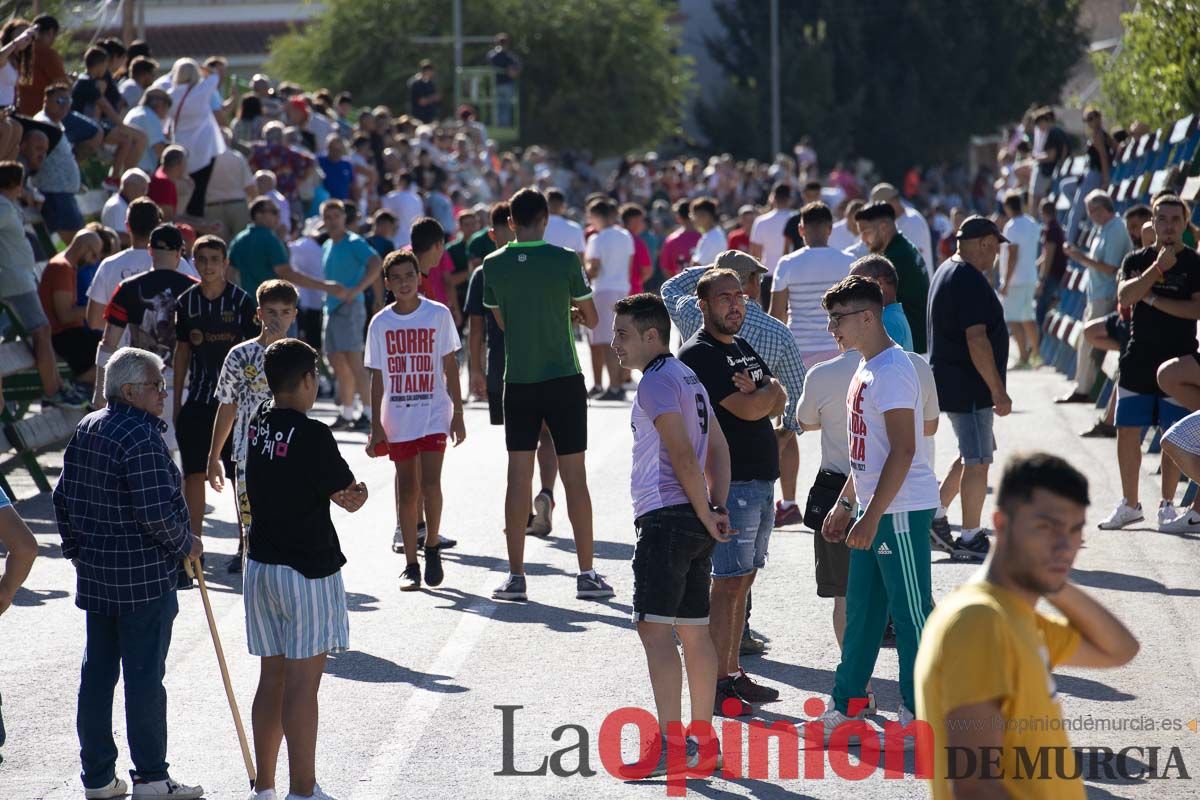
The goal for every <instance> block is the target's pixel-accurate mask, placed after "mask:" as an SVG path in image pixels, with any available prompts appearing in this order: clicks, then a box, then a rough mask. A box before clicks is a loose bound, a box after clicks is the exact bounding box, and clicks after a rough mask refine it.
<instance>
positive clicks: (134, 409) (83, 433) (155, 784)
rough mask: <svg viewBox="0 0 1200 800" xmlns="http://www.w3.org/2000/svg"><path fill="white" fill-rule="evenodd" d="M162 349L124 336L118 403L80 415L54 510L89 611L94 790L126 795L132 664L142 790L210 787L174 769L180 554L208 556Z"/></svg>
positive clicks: (90, 787)
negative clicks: (120, 701)
mask: <svg viewBox="0 0 1200 800" xmlns="http://www.w3.org/2000/svg"><path fill="white" fill-rule="evenodd" d="M162 371H163V362H162V360H161V359H160V358H159V357H158V356H156V355H154V354H153V353H150V352H148V351H146V350H140V349H137V348H133V347H123V348H121V349H120V350H118V351H117V352H116V353H115V354H113V356H112V357H111V358H110V359H109V361H108V364H107V365H106V370H105V375H104V397H105V399H106V401H107V407H106V408H104V409H102V410H100V411H96V412H94V413H92V414H89V415H88V416H86V417H84V419H83V420H82V421H81V422H80V423H79V427H78V428H76V430H75V434H74V436H73V437H72V438H71V441H70V443H69V444H68V445H67V450H66V453H65V454H64V457H63V471H62V477H61V478H60V479H59V482H58V486H57V487H55V490H54V514H55V517H56V519H57V521H58V529H59V535H60V536H61V537H62V542H63V545H62V551H63V556H64V557H65V558H69V559H71V560H72V562H73V563H74V564H75V569H76V574H77V578H78V580H77V584H76V593H75V604H76V605H78V606H79V607H80V608H82V609H83V610H84V611H86V612H87V642H86V646H85V650H84V659H83V668H82V671H81V676H80V682H79V708H78V712H77V717H76V725H77V728H78V733H79V747H80V758H81V760H82V762H83V772H82V776H81V777H82V780H83V786H84V796H85V797H88V798H112V797H121V796H123V795H125V794H127V793H128V791H129V787H128V786H127V785H126V783H125V781H123V780H121V779H120V778H118V777H116V771H115V767H116V761H117V747H116V744H115V742H114V741H113V736H112V703H113V690H114V689H115V687H116V684H117V677H118V676H119V675H120V674H121V673H122V672H123V673H124V675H125V708H126V728H127V731H126V737H127V739H128V742H129V751H130V752H129V755H130V758H131V760H132V761H133V765H134V769H132V770H131V771H130V776H131V777H132V779H133V796H134V797H135V798H141V797H168V798H173V799H174V800H180V799H181V798H199V797H201V796H203V794H204V790H203V789H201V788H200V787H199V786H184V785H182V784H180V783H176V782H175V781H174V780H172V779H171V777H170V775H169V774H168V773H167V759H166V756H167V752H166V751H167V692H166V689H165V688H164V687H163V676H164V673H165V671H166V660H167V649H168V648H169V647H170V644H171V625H172V622H173V621H174V619H175V614H176V612H177V611H178V608H179V606H178V603H177V602H176V599H175V586H176V583H177V580H178V573H179V570H180V568H181V562H182V561H183V560H184V559H197V558H199V557H200V553H201V552H202V547H201V544H200V539H199V538H198V537H193V536H192V533H191V525H190V523H189V519H188V510H187V506H186V505H185V504H184V500H183V492H182V489H181V481H180V474H179V469H178V468H177V467H176V466H175V464H174V462H173V461H172V460H171V454H170V452H169V451H168V450H167V446H166V444H165V442H164V441H163V437H162V433H163V431H164V430H165V429H166V423H165V422H163V421H162V419H161V416H162V413H163V400H164V398H165V397H166V384H165V383H164V381H163V372H162Z"/></svg>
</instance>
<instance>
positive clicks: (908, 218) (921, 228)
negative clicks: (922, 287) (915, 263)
mask: <svg viewBox="0 0 1200 800" xmlns="http://www.w3.org/2000/svg"><path fill="white" fill-rule="evenodd" d="M896 228H897V229H899V231H900V232H901V233H903V234H904V238H905V239H908V240H909V241H910V242H912V243H913V245H914V246H916V248H917V250H919V251H920V252H921V256H922V257H923V258H924V259H925V274H926V275H928V276H929V277H930V278H932V277H933V268H934V265H935V264H936V263H937V262H935V261H934V260H933V238H932V237H931V236H930V234H929V223H928V222H926V221H925V217H924V215H922V214H921V212H920V211H917V210H916V209H915V208H909V207H908V206H905V207H904V216H902V217H897V218H896Z"/></svg>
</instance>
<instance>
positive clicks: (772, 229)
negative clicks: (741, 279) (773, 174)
mask: <svg viewBox="0 0 1200 800" xmlns="http://www.w3.org/2000/svg"><path fill="white" fill-rule="evenodd" d="M791 216H792V187H791V186H789V185H787V184H786V183H778V184H776V185H775V188H774V189H772V190H771V210H770V211H768V212H767V213H765V214H759V215H758V217H757V218H755V220H754V224H753V225H751V226H750V255H752V256H754V257H755V258H757V259H758V260H759V261H761V262H762V264H763V266H764V267H766V268H767V275H774V274H775V267H776V266H778V265H779V259H780V258H782V257H783V254H784V251H785V249H786V247H787V240H786V239H785V238H784V235H783V229H784V226H786V225H787V221H788V219H789V218H790V217H791ZM764 289H765V284H764Z"/></svg>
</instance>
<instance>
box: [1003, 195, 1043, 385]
mask: <svg viewBox="0 0 1200 800" xmlns="http://www.w3.org/2000/svg"><path fill="white" fill-rule="evenodd" d="M1004 216H1005V218H1006V219H1008V222H1006V223H1005V224H1004V238H1005V239H1008V244H1006V245H1002V247H1001V249H1002V250H1007V252H1002V253H1001V255H1000V274H1001V276H1003V280H1002V281H1001V282H1000V303H1001V304H1002V305H1003V306H1004V321H1005V322H1007V323H1008V328H1009V330H1010V331H1011V332H1012V335H1013V338H1014V339H1016V340H1017V354H1018V355H1017V363H1016V366H1015V367H1014V369H1021V368H1023V367H1028V366H1030V363H1029V362H1030V358H1032V357H1034V356H1036V354H1037V352H1038V326H1037V322H1036V321H1035V320H1036V314H1035V306H1036V300H1035V298H1034V294H1035V293H1036V291H1037V282H1038V267H1037V257H1038V247H1039V246H1040V245H1041V236H1042V226H1041V225H1039V224H1038V223H1037V221H1036V220H1035V219H1034V218H1033V217H1031V216H1029V215H1028V214H1026V213H1025V196H1024V195H1023V194H1022V193H1020V192H1010V193H1009V194H1007V195H1005V197H1004Z"/></svg>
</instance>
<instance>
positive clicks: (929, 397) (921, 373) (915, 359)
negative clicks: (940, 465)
mask: <svg viewBox="0 0 1200 800" xmlns="http://www.w3.org/2000/svg"><path fill="white" fill-rule="evenodd" d="M905 355H907V356H908V360H909V361H911V362H912V365H913V369H915V370H916V371H917V380H919V381H920V382H921V399H922V402H923V405H922V406H921V418H922V419H923V420H925V421H926V422H933V421H934V420H935V419H937V418H938V415H939V414H941V413H942V408H941V406H940V404H939V403H938V393H937V383H935V382H934V380H933V367H931V366H929V362H928V361H926V360H925V357H924V356H922V355H921V354H919V353H906V354H905ZM921 427H922V430H924V426H921ZM917 435H919V436H920V435H922V433H921V431H917ZM936 439H937V437H936V436H926V437H925V452H926V454H927V455H928V456H929V467H930V468H931V469H933V470H934V472H935V473H936V472H937V470H936V468H934V461H933V455H934V453H935V452H936V449H937V448H936V446H935V445H936Z"/></svg>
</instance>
